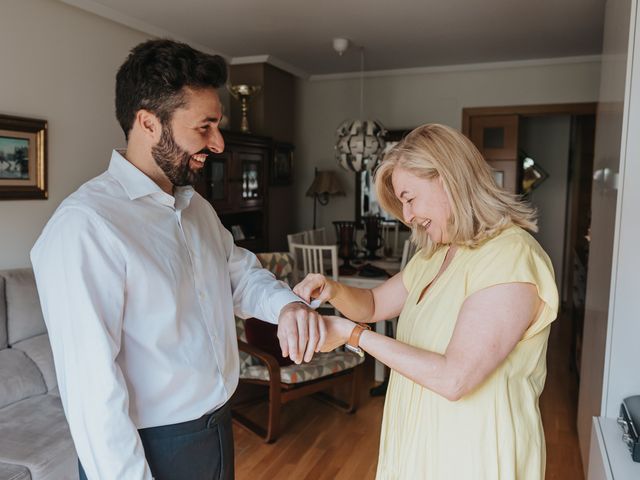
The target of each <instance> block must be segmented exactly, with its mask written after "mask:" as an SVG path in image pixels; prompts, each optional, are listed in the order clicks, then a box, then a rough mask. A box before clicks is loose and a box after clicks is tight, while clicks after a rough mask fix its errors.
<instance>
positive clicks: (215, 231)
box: [31, 151, 299, 480]
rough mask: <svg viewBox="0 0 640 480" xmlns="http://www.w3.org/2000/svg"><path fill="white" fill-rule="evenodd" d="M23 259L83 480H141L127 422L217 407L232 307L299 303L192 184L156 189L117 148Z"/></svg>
mask: <svg viewBox="0 0 640 480" xmlns="http://www.w3.org/2000/svg"><path fill="white" fill-rule="evenodd" d="M31 261H32V263H33V268H34V272H35V276H36V281H37V285H38V292H39V295H40V300H41V304H42V310H43V313H44V319H45V322H46V324H47V329H48V332H49V337H50V341H51V346H52V349H53V355H54V359H55V366H56V373H57V377H58V383H59V387H60V396H61V399H62V403H63V405H64V409H65V413H66V416H67V420H68V422H69V426H70V429H71V435H72V437H73V440H74V443H75V446H76V450H77V452H78V456H79V458H80V461H81V462H82V465H83V467H84V469H85V471H86V473H87V475H88V477H89V478H91V479H119V480H120V479H141V478H144V479H150V478H151V472H150V470H149V467H148V465H147V462H146V460H145V457H144V451H143V447H142V443H141V441H140V437H139V435H138V432H137V429H139V428H146V427H153V426H159V425H169V424H174V423H179V422H184V421H188V420H193V419H196V418H199V417H201V416H202V415H204V414H205V413H207V412H211V411H213V410H214V409H216V408H217V407H220V406H221V405H223V404H224V403H225V402H226V401H227V400H229V398H230V397H231V395H232V394H233V392H234V390H235V388H236V386H237V384H238V374H239V371H238V368H239V365H238V347H237V342H236V330H235V320H234V313H235V314H236V315H238V316H241V317H249V316H253V317H257V318H261V319H264V320H266V321H268V322H271V323H277V321H278V316H279V313H280V310H281V308H282V307H283V306H284V305H286V304H288V303H290V302H293V301H297V300H299V298H298V297H296V296H295V295H294V294H293V293H292V292H291V291H290V290H289V289H288V287H285V286H284V284H282V283H281V282H277V281H276V280H275V279H274V277H273V275H271V273H269V272H268V271H266V270H264V269H262V268H260V264H259V262H258V261H257V259H256V257H255V255H253V254H252V253H251V252H249V251H247V250H245V249H242V248H239V247H237V246H235V245H234V243H233V239H232V236H231V234H230V233H229V232H228V231H227V230H226V229H225V228H224V227H223V226H222V224H221V223H220V220H219V219H218V216H217V215H216V214H215V212H214V210H213V208H212V206H211V205H210V204H209V202H207V201H206V200H205V199H204V198H202V197H201V196H200V195H199V194H198V193H196V192H195V191H194V190H193V188H192V187H177V188H176V189H175V197H173V196H171V195H168V194H167V193H165V192H163V191H162V190H161V189H160V188H159V187H158V185H156V183H154V182H153V181H152V180H151V179H150V178H149V177H147V176H146V175H145V174H143V173H142V172H141V171H140V170H138V169H137V168H136V167H134V166H133V165H132V164H131V163H130V162H128V161H127V160H126V159H125V158H124V157H123V156H122V155H121V154H120V153H118V152H117V151H114V152H113V154H112V156H111V162H110V165H109V169H108V170H107V171H106V172H105V173H103V174H102V175H100V176H98V177H96V178H94V179H92V180H90V181H89V182H87V183H85V184H84V185H83V186H82V187H80V188H79V189H78V190H77V191H76V192H75V193H73V194H72V195H71V196H69V197H68V198H67V199H66V200H65V201H64V202H62V204H61V205H60V206H59V207H58V209H57V210H56V212H55V213H54V215H53V216H52V217H51V219H50V220H49V222H48V223H47V225H46V227H45V228H44V231H43V232H42V234H41V236H40V238H39V239H38V241H37V242H36V244H35V246H34V247H33V250H32V251H31Z"/></svg>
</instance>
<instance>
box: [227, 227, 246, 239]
mask: <svg viewBox="0 0 640 480" xmlns="http://www.w3.org/2000/svg"><path fill="white" fill-rule="evenodd" d="M231 235H233V239H234V240H235V241H236V242H237V241H238V240H244V239H246V238H247V237H246V236H245V235H244V230H242V226H240V225H231Z"/></svg>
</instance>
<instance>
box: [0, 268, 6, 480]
mask: <svg viewBox="0 0 640 480" xmlns="http://www.w3.org/2000/svg"><path fill="white" fill-rule="evenodd" d="M6 347H7V305H6V303H5V291H4V277H2V276H0V349H2V348H6ZM0 478H2V477H0Z"/></svg>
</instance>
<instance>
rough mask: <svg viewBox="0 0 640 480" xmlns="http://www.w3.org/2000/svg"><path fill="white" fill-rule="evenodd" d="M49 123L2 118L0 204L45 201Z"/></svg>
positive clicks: (11, 117)
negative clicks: (32, 200) (9, 201)
mask: <svg viewBox="0 0 640 480" xmlns="http://www.w3.org/2000/svg"><path fill="white" fill-rule="evenodd" d="M47 128H48V126H47V121H46V120H39V119H34V118H24V117H14V116H11V115H0V200H25V199H40V200H43V199H46V198H47V196H48V191H47Z"/></svg>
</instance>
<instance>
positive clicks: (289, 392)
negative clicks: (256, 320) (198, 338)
mask: <svg viewBox="0 0 640 480" xmlns="http://www.w3.org/2000/svg"><path fill="white" fill-rule="evenodd" d="M257 256H258V259H259V260H260V262H261V263H262V265H263V266H264V267H265V268H267V269H269V270H270V271H271V272H272V273H273V274H274V275H275V276H276V278H277V279H278V280H282V281H285V282H290V281H291V278H292V275H293V259H292V257H291V255H290V254H289V253H279V252H276V253H263V254H258V255H257ZM236 330H237V334H238V349H239V351H240V384H243V383H244V384H254V385H261V386H264V387H266V388H267V389H268V395H267V398H268V402H269V409H268V418H267V422H266V427H265V426H261V425H258V424H257V423H255V422H253V421H252V420H250V419H249V418H247V417H246V416H245V415H243V414H242V413H241V412H240V410H241V409H242V407H244V406H246V405H249V404H253V403H255V399H250V400H249V401H245V402H242V403H238V404H235V405H233V407H232V415H233V420H234V421H235V422H236V423H237V424H238V425H240V426H242V427H243V428H246V429H247V430H249V431H251V432H253V433H255V434H257V435H259V436H260V437H262V439H263V440H264V441H265V442H266V443H271V442H274V441H276V439H277V438H278V435H279V433H280V412H281V409H282V406H283V405H284V404H286V403H288V402H290V401H292V400H295V399H298V398H301V397H304V396H307V395H314V396H315V397H316V398H318V399H319V400H322V401H325V402H327V403H329V404H331V405H333V406H335V407H337V408H339V409H341V410H343V411H344V412H346V413H353V412H355V411H356V409H357V406H358V397H359V382H360V377H361V370H362V363H363V362H364V359H363V358H360V357H359V356H357V355H354V354H352V353H351V352H345V351H341V350H339V349H337V350H334V351H333V352H329V353H319V354H316V355H314V358H313V360H312V361H311V362H309V363H303V364H301V365H296V364H293V365H288V366H281V365H279V364H278V360H277V358H276V357H275V356H274V355H273V354H272V353H268V352H266V351H265V350H263V349H260V348H257V347H255V346H253V345H250V344H249V343H247V337H246V333H245V322H244V320H242V319H239V318H236ZM345 383H346V384H350V389H349V391H350V395H349V397H350V398H349V400H348V401H347V402H344V401H342V400H340V399H338V398H336V397H333V396H330V395H328V394H326V393H324V392H323V391H324V390H327V389H329V388H331V387H334V386H336V385H339V384H345ZM264 398H265V397H264V396H263V397H260V399H259V401H262V400H263V399H264Z"/></svg>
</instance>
